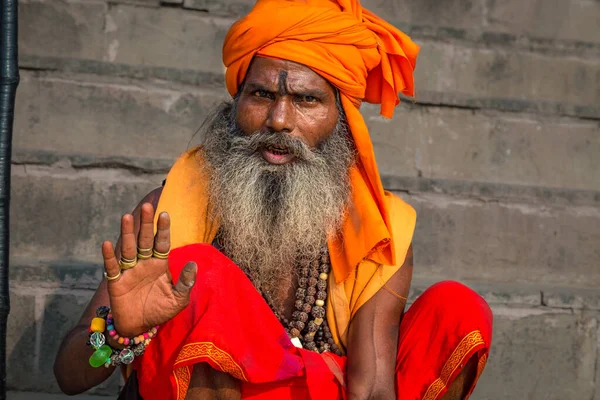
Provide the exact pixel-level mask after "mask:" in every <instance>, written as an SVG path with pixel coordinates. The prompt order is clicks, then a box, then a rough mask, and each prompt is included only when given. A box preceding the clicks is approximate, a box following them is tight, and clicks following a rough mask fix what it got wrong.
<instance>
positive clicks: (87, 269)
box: [10, 257, 104, 290]
mask: <svg viewBox="0 0 600 400" xmlns="http://www.w3.org/2000/svg"><path fill="white" fill-rule="evenodd" d="M10 266H11V268H10V281H11V285H18V286H35V287H39V288H50V289H58V288H61V289H92V290H95V289H96V288H97V287H98V283H99V282H100V281H101V280H102V279H103V275H102V274H103V272H104V269H103V268H104V266H103V265H102V260H98V263H97V264H89V263H87V264H86V263H81V262H69V261H65V260H60V261H55V262H47V263H40V262H39V261H38V260H28V259H19V258H17V257H11V260H10Z"/></svg>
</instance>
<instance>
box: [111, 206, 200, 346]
mask: <svg viewBox="0 0 600 400" xmlns="http://www.w3.org/2000/svg"><path fill="white" fill-rule="evenodd" d="M140 222H141V224H140V232H139V234H138V237H137V238H136V237H135V232H134V223H133V216H132V215H130V214H126V215H124V216H123V218H122V219H121V258H122V259H135V258H137V255H138V252H140V253H141V254H143V255H150V254H151V253H152V250H151V249H154V250H155V251H156V252H158V253H168V252H169V250H170V247H171V243H170V220H169V215H168V214H167V213H166V212H163V213H161V214H160V215H159V218H158V222H157V232H156V235H155V234H154V208H153V207H152V205H151V204H149V203H146V204H144V205H142V210H141V217H140ZM102 255H103V257H104V268H105V270H106V275H107V277H108V278H107V279H108V294H109V297H110V307H111V309H112V310H111V312H112V314H113V317H114V321H115V329H116V331H117V332H118V334H119V335H120V336H126V337H132V336H136V335H140V334H141V333H143V332H145V331H147V330H148V329H150V328H151V327H153V326H156V325H160V324H162V323H165V322H167V321H168V320H170V319H171V318H173V317H174V316H176V315H177V314H178V313H179V312H180V311H181V310H183V309H184V308H185V307H186V306H187V304H188V303H189V299H190V291H191V288H192V286H193V285H194V281H195V278H196V268H197V267H196V264H195V263H193V262H190V263H188V264H187V265H186V266H185V267H184V268H183V271H182V272H181V275H180V278H179V280H178V282H177V284H176V285H173V282H172V279H171V274H170V272H169V262H168V260H167V259H162V258H155V257H150V258H147V259H138V261H137V264H136V265H135V267H133V268H131V269H127V270H122V271H121V266H120V265H119V260H117V258H116V256H115V252H114V249H113V246H112V244H111V243H110V242H104V244H103V245H102ZM119 274H120V276H119ZM114 277H117V278H116V279H112V278H114Z"/></svg>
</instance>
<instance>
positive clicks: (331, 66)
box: [157, 0, 419, 346]
mask: <svg viewBox="0 0 600 400" xmlns="http://www.w3.org/2000/svg"><path fill="white" fill-rule="evenodd" d="M418 51H419V47H418V46H417V45H416V44H415V43H413V42H412V41H411V39H410V38H409V37H408V36H407V35H405V34H404V33H402V32H400V31H399V30H398V29H396V28H395V27H393V26H392V25H390V24H388V23H386V22H385V21H383V20H381V19H380V18H379V17H377V16H376V15H374V14H372V13H371V12H369V11H368V10H366V9H364V8H362V7H361V5H360V2H359V1H358V0H337V1H332V0H258V1H257V3H256V5H255V7H254V8H253V10H252V11H251V12H250V14H249V15H248V16H246V17H245V18H243V19H241V20H239V21H238V22H236V23H235V24H234V25H233V26H232V28H231V30H230V31H229V33H228V34H227V37H226V38H225V43H224V46H223V61H224V63H225V66H226V67H227V72H226V83H227V89H228V90H229V92H230V94H231V95H232V96H233V95H235V94H236V92H237V90H238V87H239V86H240V84H241V83H242V82H243V80H244V78H245V76H246V73H247V71H248V68H249V66H250V63H251V61H252V58H253V57H254V56H257V55H258V56H263V57H272V58H278V59H285V60H290V61H294V62H298V63H301V64H304V65H306V66H308V67H309V68H311V69H313V70H314V71H315V72H316V73H318V74H320V75H321V76H323V77H324V78H325V79H327V80H328V81H329V82H330V83H331V84H332V85H334V86H335V87H337V88H338V89H339V90H340V93H341V98H342V105H343V107H344V111H345V113H346V116H347V119H348V124H349V127H350V130H351V132H352V135H353V138H354V142H355V146H356V148H357V151H358V156H359V157H358V162H357V166H356V167H355V168H352V170H351V171H350V177H351V184H352V189H353V193H352V201H351V204H350V207H349V210H348V216H347V218H346V220H345V222H344V223H343V226H342V235H341V237H338V238H335V239H331V240H330V241H329V250H330V257H331V261H332V269H333V274H332V276H333V279H330V282H329V293H330V295H329V296H328V319H329V322H330V327H331V329H332V333H333V334H334V337H335V338H336V342H338V343H339V344H342V345H343V346H345V344H346V335H347V328H348V326H349V322H350V320H351V319H352V318H353V316H354V314H355V313H356V311H357V310H358V309H359V308H360V307H361V306H362V305H363V304H364V303H365V302H366V301H367V300H368V299H369V298H371V297H372V296H373V295H374V294H375V293H376V292H377V291H378V290H379V289H380V288H381V287H382V286H383V285H384V284H385V282H386V281H387V280H388V279H389V278H390V277H391V276H392V275H393V274H394V273H395V272H396V271H397V270H398V269H399V268H400V266H401V265H402V263H403V262H404V259H405V257H406V252H407V250H408V247H409V245H410V242H411V239H412V234H413V230H414V227H415V219H416V216H415V212H414V210H413V209H412V208H411V207H410V206H409V205H407V204H406V203H404V202H403V201H402V200H400V199H398V198H397V197H395V196H393V195H391V194H389V193H386V192H385V191H384V190H383V186H382V184H381V179H380V177H379V171H378V169H377V164H376V162H375V155H374V152H373V145H372V143H371V138H370V136H369V131H368V129H367V126H366V124H365V121H364V119H363V118H362V115H361V114H360V112H359V107H360V104H361V102H362V101H363V100H364V101H367V102H371V103H376V104H381V114H382V115H383V116H385V117H391V116H392V114H393V110H394V107H395V106H396V105H397V104H398V103H399V98H398V93H400V92H402V93H404V94H406V95H409V96H413V95H414V81H413V70H414V68H415V63H416V56H417V53H418ZM195 154H196V155H200V154H201V152H197V151H195V150H192V151H189V152H187V153H186V154H184V155H183V156H182V157H181V158H180V159H179V160H178V162H177V163H176V164H175V166H174V167H173V170H172V171H171V172H170V173H169V176H168V178H167V185H166V187H165V189H164V191H163V194H162V196H161V199H160V202H159V207H158V210H159V211H163V210H166V211H168V212H169V213H171V220H172V235H173V247H178V246H182V245H185V244H190V243H195V242H210V240H212V237H213V236H214V233H215V231H216V228H217V227H216V226H215V224H214V223H213V222H211V221H208V220H207V219H206V214H205V213H204V210H205V206H206V201H207V199H206V194H205V189H206V188H205V183H206V177H205V176H204V177H203V174H205V172H204V171H203V170H204V168H203V167H202V165H201V164H202V163H203V161H202V157H201V156H200V157H199V158H197V157H194V155H195ZM199 163H200V165H199ZM157 215H158V214H157ZM357 267H358V268H357Z"/></svg>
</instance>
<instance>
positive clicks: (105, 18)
mask: <svg viewBox="0 0 600 400" xmlns="http://www.w3.org/2000/svg"><path fill="white" fill-rule="evenodd" d="M20 15H21V20H22V21H21V26H23V27H25V28H24V31H23V33H22V34H21V35H20V42H19V46H20V50H21V54H23V55H24V56H25V59H27V57H31V56H34V57H57V55H58V57H59V58H63V59H65V60H68V59H73V58H74V59H85V60H95V61H102V62H110V63H117V64H123V65H129V66H136V67H138V68H139V66H145V67H151V68H169V69H177V70H190V71H197V72H198V73H209V74H213V75H221V74H222V73H223V66H222V62H221V49H222V42H223V39H224V37H225V34H226V32H227V30H228V28H229V26H230V25H231V23H232V22H233V20H232V19H229V18H220V17H211V16H207V15H206V14H203V13H196V12H189V11H188V10H185V9H180V8H146V7H135V6H129V5H115V6H113V7H110V8H107V6H106V4H104V3H102V2H91V3H62V2H58V3H57V2H51V3H49V2H39V1H32V2H27V3H24V4H23V10H22V12H21V14H20ZM56 19H60V23H61V24H62V26H64V29H62V30H60V31H57V30H53V29H52V27H53V26H56V25H55V24H51V23H48V21H52V20H56ZM139 21H147V23H139ZM83 26H85V28H80V27H83ZM165 32H169V34H168V35H165V34H164V33H165ZM40 38H42V40H40ZM420 42H421V44H422V46H423V49H422V52H421V55H420V58H419V68H417V71H416V80H417V88H418V90H419V91H423V92H425V93H428V92H433V93H444V94H446V93H452V94H456V95H458V96H459V97H460V96H462V97H465V98H467V99H480V100H481V99H484V100H485V99H487V100H490V99H494V100H495V101H497V102H498V101H500V102H501V101H509V100H511V101H529V102H536V101H541V102H549V103H552V104H556V103H558V104H563V103H564V104H568V105H569V104H570V105H580V106H583V105H586V104H599V103H600V97H598V96H599V94H598V93H597V91H596V90H595V88H596V87H598V86H600V82H598V74H597V71H598V70H599V69H600V61H599V60H598V59H597V58H591V59H587V58H577V57H568V58H567V57H561V56H555V55H552V54H542V53H532V52H528V51H515V49H512V48H504V49H485V48H479V47H469V46H466V45H464V44H463V45H457V44H452V43H447V42H444V41H439V40H434V41H432V40H421V41H420ZM190 49H194V51H190ZM33 61H34V62H35V60H33ZM38 61H39V60H38ZM42 64H43V63H42ZM22 65H23V66H27V64H22ZM39 67H40V65H37V66H36V68H39ZM41 67H42V68H44V66H43V65H42V66H41ZM46 68H48V66H46ZM111 68H113V67H112V66H110V64H109V65H107V66H106V67H105V69H107V70H110V69H111ZM556 76H561V77H563V78H561V79H556ZM429 97H431V96H429ZM553 108H555V109H558V110H561V109H563V108H565V107H561V106H556V105H555V106H553ZM567 108H568V107H567ZM590 113H591V115H587V114H590ZM586 115H587V116H588V117H593V118H600V111H599V110H596V109H595V108H592V109H591V110H587V111H586Z"/></svg>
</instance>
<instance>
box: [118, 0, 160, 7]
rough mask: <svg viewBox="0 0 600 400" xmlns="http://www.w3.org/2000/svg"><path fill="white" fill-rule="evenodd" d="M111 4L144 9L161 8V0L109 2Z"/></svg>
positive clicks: (120, 0) (119, 0)
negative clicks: (128, 5)
mask: <svg viewBox="0 0 600 400" xmlns="http://www.w3.org/2000/svg"><path fill="white" fill-rule="evenodd" d="M108 2H109V3H113V4H132V5H136V6H143V7H153V8H158V7H160V3H161V0H108Z"/></svg>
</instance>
